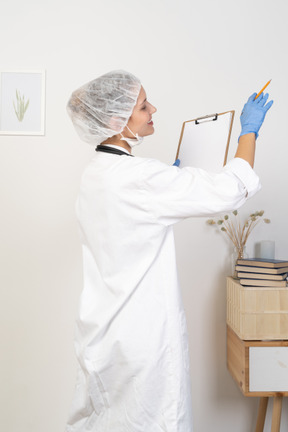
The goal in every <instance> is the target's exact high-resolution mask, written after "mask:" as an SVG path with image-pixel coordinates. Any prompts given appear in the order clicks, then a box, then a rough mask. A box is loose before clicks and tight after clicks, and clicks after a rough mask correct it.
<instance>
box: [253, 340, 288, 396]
mask: <svg viewBox="0 0 288 432" xmlns="http://www.w3.org/2000/svg"><path fill="white" fill-rule="evenodd" d="M249 391H250V392H265V391H266V392H267V391H268V392H269V391H270V392H271V391H275V392H284V391H288V347H249Z"/></svg>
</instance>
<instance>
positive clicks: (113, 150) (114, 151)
mask: <svg viewBox="0 0 288 432" xmlns="http://www.w3.org/2000/svg"><path fill="white" fill-rule="evenodd" d="M95 151H98V152H104V153H112V154H117V155H120V156H122V155H125V156H131V157H134V155H131V154H129V153H126V152H124V151H122V150H119V149H116V148H114V147H108V146H106V145H102V144H100V145H98V146H97V147H96V149H95Z"/></svg>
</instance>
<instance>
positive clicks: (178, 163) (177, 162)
mask: <svg viewBox="0 0 288 432" xmlns="http://www.w3.org/2000/svg"><path fill="white" fill-rule="evenodd" d="M179 165H180V159H176V161H175V162H174V164H173V165H172V166H177V167H179Z"/></svg>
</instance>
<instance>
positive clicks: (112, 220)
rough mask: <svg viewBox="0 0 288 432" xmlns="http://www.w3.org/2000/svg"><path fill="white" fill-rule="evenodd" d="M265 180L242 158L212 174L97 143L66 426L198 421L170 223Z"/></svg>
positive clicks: (241, 198) (88, 177) (162, 425)
mask: <svg viewBox="0 0 288 432" xmlns="http://www.w3.org/2000/svg"><path fill="white" fill-rule="evenodd" d="M122 150H123V149H122ZM259 188H260V185H259V179H258V177H257V175H256V174H255V173H254V171H253V170H252V169H251V167H250V165H249V164H248V163H247V162H245V161H244V160H243V159H233V160H232V161H230V162H229V163H228V164H227V165H226V166H225V167H224V168H223V169H222V171H221V172H220V173H219V174H208V173H207V172H205V171H203V170H200V169H195V168H189V167H185V168H183V169H180V168H178V167H175V166H167V165H165V164H163V163H161V162H159V161H157V160H152V159H145V158H140V157H129V156H125V155H123V156H119V155H114V154H107V153H96V155H95V157H94V158H93V159H92V161H91V163H90V164H89V165H88V167H87V168H86V170H85V172H84V174H83V177H82V183H81V188H80V193H79V198H78V202H77V216H78V220H79V225H80V231H81V240H82V249H83V272H84V288H83V291H82V294H81V297H80V307H79V316H78V318H77V325H76V335H75V346H76V354H77V358H78V361H79V370H78V377H77V384H76V389H75V395H74V399H73V402H72V406H71V412H70V416H69V420H68V424H67V432H88V431H89V432H90V431H93V432H94V431H95V432H191V431H192V414H191V395H190V378H189V354H188V339H187V329H186V322H185V315H184V310H183V306H182V301H181V295H180V291H179V285H178V279H177V270H176V260H175V248H174V238H173V225H174V224H175V223H176V222H178V221H180V220H181V219H184V218H188V217H190V216H207V215H212V214H215V213H219V212H222V211H230V210H233V209H235V208H237V207H239V206H241V205H242V204H243V203H244V202H245V201H246V199H247V198H248V197H249V196H252V195H253V194H254V193H255V192H256V191H257V190H258V189H259Z"/></svg>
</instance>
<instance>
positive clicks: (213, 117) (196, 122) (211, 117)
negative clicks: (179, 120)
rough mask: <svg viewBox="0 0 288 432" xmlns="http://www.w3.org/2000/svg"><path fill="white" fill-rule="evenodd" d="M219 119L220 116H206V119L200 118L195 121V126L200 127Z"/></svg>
mask: <svg viewBox="0 0 288 432" xmlns="http://www.w3.org/2000/svg"><path fill="white" fill-rule="evenodd" d="M217 119H218V114H210V115H206V116H204V117H198V118H197V119H196V120H195V124H196V125H198V124H201V123H205V122H208V121H215V120H217Z"/></svg>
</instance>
